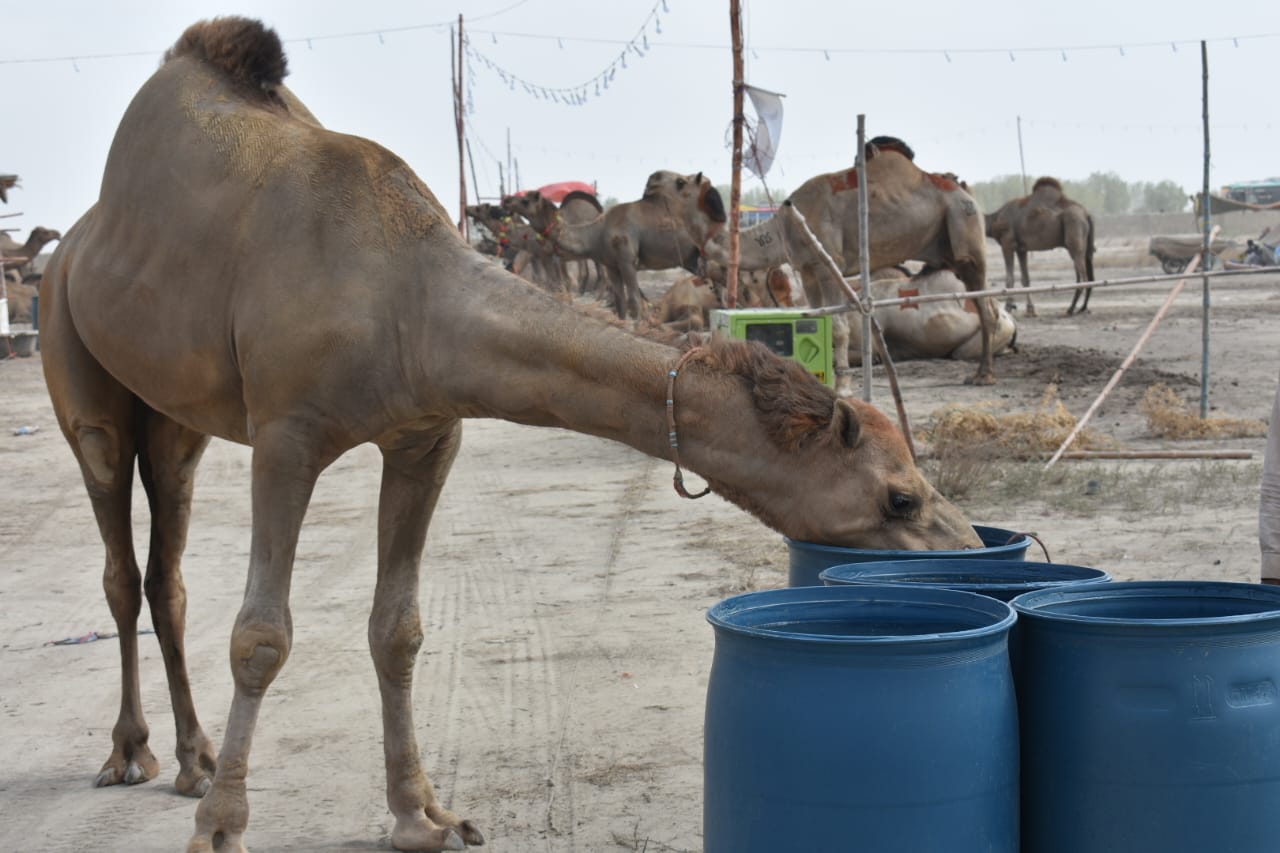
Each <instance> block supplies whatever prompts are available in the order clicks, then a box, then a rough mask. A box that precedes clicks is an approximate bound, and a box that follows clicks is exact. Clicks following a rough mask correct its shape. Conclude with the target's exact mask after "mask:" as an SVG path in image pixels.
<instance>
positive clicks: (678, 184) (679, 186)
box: [676, 178, 684, 190]
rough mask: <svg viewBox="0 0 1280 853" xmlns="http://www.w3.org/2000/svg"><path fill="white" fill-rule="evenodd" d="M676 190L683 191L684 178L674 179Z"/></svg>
mask: <svg viewBox="0 0 1280 853" xmlns="http://www.w3.org/2000/svg"><path fill="white" fill-rule="evenodd" d="M676 189H678V190H682V189H684V178H676Z"/></svg>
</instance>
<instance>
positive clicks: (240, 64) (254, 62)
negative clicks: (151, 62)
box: [164, 17, 289, 90]
mask: <svg viewBox="0 0 1280 853" xmlns="http://www.w3.org/2000/svg"><path fill="white" fill-rule="evenodd" d="M180 56H190V57H193V58H195V59H199V60H201V61H203V62H206V63H208V64H209V65H212V66H213V67H215V68H217V69H218V70H219V71H221V72H222V73H224V74H226V75H227V76H228V77H230V78H232V79H233V80H236V81H238V82H240V83H243V84H245V85H247V86H250V87H252V88H256V89H263V90H269V89H271V88H274V87H275V86H278V85H280V84H281V83H283V82H284V78H285V75H287V74H288V73H289V68H288V62H287V60H286V59H285V56H284V46H283V45H282V44H281V43H280V36H278V35H276V31H275V30H273V29H271V28H269V27H267V26H265V25H263V23H262V22H261V21H255V20H252V19H250V18H240V17H222V18H214V19H212V20H208V21H198V22H196V23H194V24H192V25H191V26H189V27H187V31H186V32H184V33H183V34H182V36H181V37H180V38H179V39H178V41H177V42H176V43H174V45H173V47H171V48H169V49H168V50H167V51H165V54H164V61H165V62H168V61H169V60H170V59H176V58H178V57H180Z"/></svg>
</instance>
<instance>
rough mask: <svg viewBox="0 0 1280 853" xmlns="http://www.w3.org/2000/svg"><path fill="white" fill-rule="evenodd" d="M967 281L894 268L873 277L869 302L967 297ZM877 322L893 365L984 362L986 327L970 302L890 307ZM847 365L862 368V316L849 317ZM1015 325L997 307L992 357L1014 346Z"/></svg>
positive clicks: (881, 310)
mask: <svg viewBox="0 0 1280 853" xmlns="http://www.w3.org/2000/svg"><path fill="white" fill-rule="evenodd" d="M964 291H965V286H964V282H962V281H961V280H960V279H959V278H957V277H956V275H955V273H953V272H951V271H950V270H940V269H933V270H927V271H924V272H921V273H918V274H916V275H914V276H909V275H908V274H907V273H905V272H900V271H899V270H898V269H897V268H895V267H890V268H889V269H888V270H884V271H877V272H875V273H872V281H871V298H872V299H873V300H875V301H879V300H882V299H898V298H901V297H907V296H928V295H932V294H936V293H963V292H964ZM875 316H876V320H877V321H878V322H879V324H880V328H881V329H883V330H884V339H885V345H886V346H887V347H888V348H889V357H890V358H892V359H893V360H894V361H905V360H908V359H914V358H954V359H961V360H964V361H977V360H979V359H980V358H981V357H982V322H981V320H979V318H978V308H977V306H976V305H975V304H974V301H973V300H972V299H965V300H964V301H946V302H926V303H924V304H922V305H886V306H883V307H879V308H876V310H875ZM850 317H851V320H850V323H849V335H850V337H849V363H850V364H855V365H860V364H862V322H861V315H859V314H851V315H850ZM1017 332H1018V329H1017V325H1016V324H1015V323H1014V320H1013V317H1012V315H1010V314H1009V312H1008V311H1007V310H1006V309H1005V308H1004V307H1002V306H997V307H996V324H995V330H994V332H993V334H992V336H991V352H992V355H999V354H1000V353H1002V352H1004V351H1005V350H1007V349H1010V348H1012V347H1013V343H1014V339H1015V338H1016V337H1017Z"/></svg>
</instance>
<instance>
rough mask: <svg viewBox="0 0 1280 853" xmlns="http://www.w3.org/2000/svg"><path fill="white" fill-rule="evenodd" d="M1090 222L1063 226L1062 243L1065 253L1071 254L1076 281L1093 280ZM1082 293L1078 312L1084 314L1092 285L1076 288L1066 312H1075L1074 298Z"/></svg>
mask: <svg viewBox="0 0 1280 853" xmlns="http://www.w3.org/2000/svg"><path fill="white" fill-rule="evenodd" d="M1091 230H1092V223H1089V224H1088V225H1084V226H1083V227H1082V226H1081V225H1077V224H1075V223H1069V224H1068V225H1067V226H1066V228H1065V234H1064V235H1063V243H1064V244H1065V245H1066V248H1067V253H1068V254H1069V255H1071V264H1072V266H1073V267H1074V268H1075V272H1076V283H1077V284H1079V283H1080V282H1083V281H1093V254H1092V252H1091V251H1090V249H1091V248H1092V247H1091V245H1090V244H1091V242H1092V239H1091V238H1092V234H1091V233H1090V231H1091ZM1082 292H1083V293H1084V301H1083V302H1082V303H1081V305H1080V313H1081V314H1084V313H1086V312H1088V310H1089V294H1090V293H1092V292H1093V288H1092V287H1083V288H1079V287H1078V288H1076V291H1075V293H1073V294H1072V295H1071V305H1070V306H1069V307H1068V308H1067V314H1068V315H1071V314H1075V313H1076V300H1078V299H1079V298H1080V294H1081V293H1082Z"/></svg>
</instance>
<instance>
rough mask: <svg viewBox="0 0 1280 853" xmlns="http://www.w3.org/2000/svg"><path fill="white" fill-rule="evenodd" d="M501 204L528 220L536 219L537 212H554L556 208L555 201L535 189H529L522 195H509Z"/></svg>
mask: <svg viewBox="0 0 1280 853" xmlns="http://www.w3.org/2000/svg"><path fill="white" fill-rule="evenodd" d="M502 204H503V206H504V207H505V208H506V209H507V210H509V211H511V212H512V213H514V214H516V215H518V216H523V217H524V218H525V219H527V220H529V221H530V222H533V221H534V220H536V219H537V218H538V216H539V214H546V213H551V214H554V213H555V210H556V206H555V203H554V202H552V201H551V199H549V198H546V197H545V196H543V195H542V193H540V192H538V191H537V190H530V191H529V192H527V193H525V194H524V195H509V196H507V197H506V198H504V199H503V200H502Z"/></svg>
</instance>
